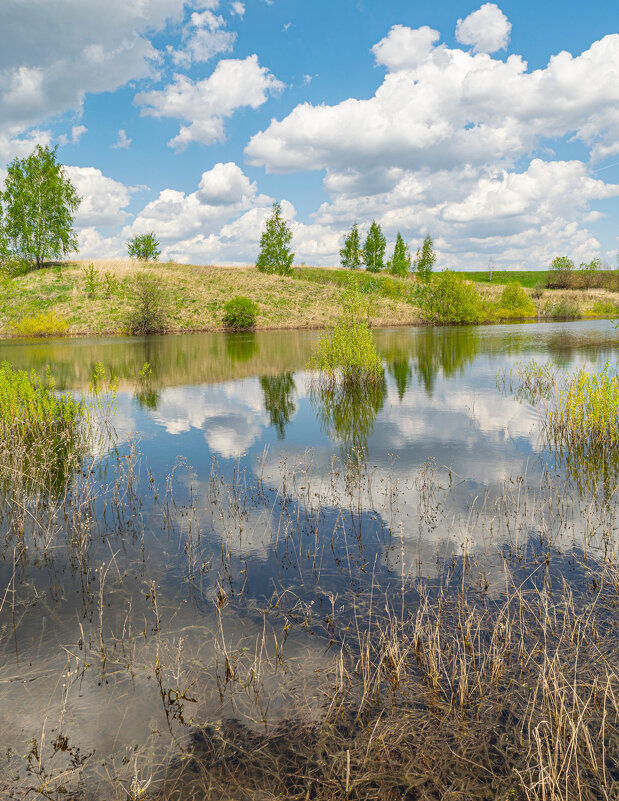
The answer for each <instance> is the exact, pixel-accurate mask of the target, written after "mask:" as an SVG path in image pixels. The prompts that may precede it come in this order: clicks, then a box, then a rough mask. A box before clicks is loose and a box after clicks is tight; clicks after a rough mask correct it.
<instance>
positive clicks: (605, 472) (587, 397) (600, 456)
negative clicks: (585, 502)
mask: <svg viewBox="0 0 619 801" xmlns="http://www.w3.org/2000/svg"><path fill="white" fill-rule="evenodd" d="M544 433H545V435H546V437H547V440H548V442H549V443H550V444H551V445H552V446H554V447H555V448H556V449H557V451H558V453H559V454H560V455H562V456H563V457H564V458H565V460H566V463H567V468H568V471H569V472H570V473H571V475H572V476H573V477H574V478H575V480H576V481H577V483H578V484H579V485H583V486H588V487H591V486H595V484H596V483H597V482H598V481H599V480H601V481H602V484H603V485H608V486H606V489H607V490H609V491H610V493H614V492H615V490H616V486H617V476H618V474H619V463H618V459H617V453H618V450H617V446H618V445H619V377H618V376H617V373H616V368H615V370H611V368H610V365H609V364H606V366H605V367H604V368H603V369H602V370H601V371H600V372H599V373H597V374H595V373H589V372H587V371H586V370H585V369H581V370H579V371H578V372H577V373H576V374H574V375H572V376H569V377H568V379H567V381H566V382H565V384H564V385H563V386H561V387H559V388H558V390H557V392H556V397H555V402H554V405H550V406H549V407H548V408H547V410H546V419H545V422H544Z"/></svg>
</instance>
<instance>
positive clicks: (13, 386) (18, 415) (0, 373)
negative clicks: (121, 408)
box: [0, 362, 85, 436]
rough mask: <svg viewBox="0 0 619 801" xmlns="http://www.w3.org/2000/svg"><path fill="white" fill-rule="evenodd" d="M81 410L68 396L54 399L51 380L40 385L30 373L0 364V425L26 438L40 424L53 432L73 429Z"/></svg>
mask: <svg viewBox="0 0 619 801" xmlns="http://www.w3.org/2000/svg"><path fill="white" fill-rule="evenodd" d="M84 410H85V409H84V406H83V404H82V403H80V402H79V401H77V400H75V399H74V398H73V397H72V396H71V395H69V394H66V395H58V394H57V393H56V391H55V385H54V380H53V378H52V377H51V376H50V375H49V373H48V374H47V376H46V380H45V382H43V381H41V379H40V378H38V377H37V376H36V374H35V373H34V372H33V373H32V374H31V375H30V376H29V375H28V373H26V372H25V370H13V368H12V367H11V365H10V364H9V363H8V362H2V363H1V364H0V424H3V425H7V424H9V425H15V426H17V427H18V428H19V429H20V430H21V432H22V434H23V435H24V436H26V435H27V434H28V432H29V431H31V430H32V429H33V428H36V427H37V426H38V425H40V424H52V425H53V427H54V428H56V429H57V430H61V429H64V428H66V427H71V426H73V425H74V424H75V423H76V422H77V420H78V419H79V417H80V416H81V415H82V413H83V412H84Z"/></svg>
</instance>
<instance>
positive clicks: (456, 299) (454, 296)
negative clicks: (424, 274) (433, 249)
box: [416, 270, 487, 325]
mask: <svg viewBox="0 0 619 801" xmlns="http://www.w3.org/2000/svg"><path fill="white" fill-rule="evenodd" d="M416 302H417V304H418V305H419V308H420V310H421V314H422V316H423V318H424V319H425V320H427V321H428V322H430V323H434V324H436V325H450V324H454V325H462V324H470V323H479V322H481V321H482V320H483V319H484V318H485V317H486V316H487V315H486V312H485V309H484V305H483V302H482V299H481V296H480V294H479V292H478V291H477V290H476V289H475V287H474V286H473V285H472V284H469V283H467V282H466V281H465V280H464V278H462V276H461V275H459V274H458V273H454V272H452V271H451V270H445V271H444V272H442V273H438V274H437V275H436V277H435V278H434V279H433V280H432V281H429V282H428V283H424V284H422V285H421V286H420V287H419V288H418V289H417V292H416Z"/></svg>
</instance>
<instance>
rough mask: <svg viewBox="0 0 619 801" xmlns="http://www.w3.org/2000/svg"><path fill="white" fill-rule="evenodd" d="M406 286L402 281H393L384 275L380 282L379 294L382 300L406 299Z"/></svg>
mask: <svg viewBox="0 0 619 801" xmlns="http://www.w3.org/2000/svg"><path fill="white" fill-rule="evenodd" d="M406 290H407V286H406V284H405V283H404V282H403V281H398V280H394V279H393V278H391V277H390V276H388V275H386V276H385V277H384V278H383V279H382V281H381V282H380V294H381V295H382V297H383V298H392V299H393V300H403V299H404V298H406V294H407V293H406Z"/></svg>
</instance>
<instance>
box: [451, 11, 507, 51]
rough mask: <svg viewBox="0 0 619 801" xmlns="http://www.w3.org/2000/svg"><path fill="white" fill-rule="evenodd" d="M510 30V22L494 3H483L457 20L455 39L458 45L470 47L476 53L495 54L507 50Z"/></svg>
mask: <svg viewBox="0 0 619 801" xmlns="http://www.w3.org/2000/svg"><path fill="white" fill-rule="evenodd" d="M511 29H512V24H511V22H510V21H509V20H508V19H507V17H506V16H505V14H504V13H503V12H502V11H501V9H500V8H499V7H498V6H497V5H496V4H495V3H484V4H483V6H481V8H479V9H478V10H477V11H473V13H472V14H469V15H468V17H465V18H464V19H459V20H458V24H457V25H456V39H457V40H458V41H459V42H460V44H463V45H472V46H473V48H474V49H475V50H476V51H477V52H478V53H495V52H496V51H497V50H506V49H507V45H508V44H509V36H510V33H511Z"/></svg>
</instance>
